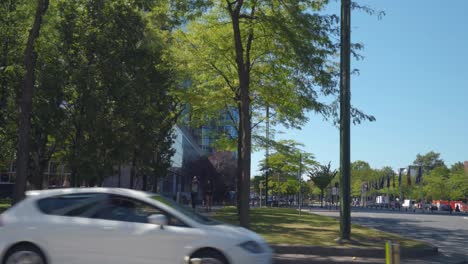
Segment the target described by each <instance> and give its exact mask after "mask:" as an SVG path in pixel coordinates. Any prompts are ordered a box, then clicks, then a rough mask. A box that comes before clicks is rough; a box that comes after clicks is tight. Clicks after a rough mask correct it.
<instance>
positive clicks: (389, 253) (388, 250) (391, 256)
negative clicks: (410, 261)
mask: <svg viewBox="0 0 468 264" xmlns="http://www.w3.org/2000/svg"><path fill="white" fill-rule="evenodd" d="M385 263H386V264H400V244H398V243H392V241H387V242H386V243H385Z"/></svg>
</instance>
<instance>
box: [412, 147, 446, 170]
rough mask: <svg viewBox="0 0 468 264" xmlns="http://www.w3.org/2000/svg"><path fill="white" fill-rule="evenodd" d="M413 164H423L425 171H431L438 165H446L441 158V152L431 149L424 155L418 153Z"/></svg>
mask: <svg viewBox="0 0 468 264" xmlns="http://www.w3.org/2000/svg"><path fill="white" fill-rule="evenodd" d="M413 164H414V165H419V166H422V168H423V172H424V173H430V172H431V170H433V169H435V168H437V167H440V166H445V163H444V160H442V159H441V158H440V153H437V152H434V151H430V152H428V153H426V154H424V155H421V154H418V155H416V159H415V160H414V161H413Z"/></svg>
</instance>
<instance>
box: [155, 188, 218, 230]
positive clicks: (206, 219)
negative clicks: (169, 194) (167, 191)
mask: <svg viewBox="0 0 468 264" xmlns="http://www.w3.org/2000/svg"><path fill="white" fill-rule="evenodd" d="M151 198H153V199H154V200H156V201H158V202H161V203H163V204H165V205H167V206H169V207H172V208H173V209H175V210H177V211H178V212H180V213H182V214H183V215H185V216H187V217H189V218H190V219H192V220H194V221H196V222H198V223H200V224H204V225H220V224H222V223H221V222H219V221H216V220H214V219H212V218H209V217H206V216H203V215H201V214H198V213H196V212H194V211H193V210H192V209H190V208H187V207H185V206H183V205H181V204H178V203H176V202H174V201H173V200H171V199H169V198H166V197H163V196H161V195H154V194H152V195H151Z"/></svg>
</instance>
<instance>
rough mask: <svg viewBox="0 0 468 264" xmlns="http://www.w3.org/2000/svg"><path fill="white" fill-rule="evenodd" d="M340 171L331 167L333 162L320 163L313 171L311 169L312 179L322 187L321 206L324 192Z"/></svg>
mask: <svg viewBox="0 0 468 264" xmlns="http://www.w3.org/2000/svg"><path fill="white" fill-rule="evenodd" d="M336 174H338V171H336V170H333V169H332V168H331V163H328V165H318V166H316V167H315V168H314V169H313V170H312V171H309V178H310V180H311V181H312V182H313V183H314V184H315V186H317V188H319V189H320V207H323V193H324V190H325V188H327V187H328V186H329V185H330V183H331V182H332V180H333V178H335V176H336Z"/></svg>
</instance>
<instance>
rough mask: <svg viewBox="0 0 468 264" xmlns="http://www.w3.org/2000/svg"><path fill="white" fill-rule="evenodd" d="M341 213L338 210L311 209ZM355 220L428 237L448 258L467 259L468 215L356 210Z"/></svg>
mask: <svg viewBox="0 0 468 264" xmlns="http://www.w3.org/2000/svg"><path fill="white" fill-rule="evenodd" d="M311 212H312V213H317V214H320V215H327V216H333V217H338V216H339V212H337V211H329V210H320V209H312V210H311ZM351 219H352V222H353V223H356V224H361V225H364V226H369V227H373V228H376V229H379V230H383V231H388V232H392V233H397V234H400V235H403V236H405V237H409V238H414V239H420V240H424V241H427V242H429V243H431V244H433V245H435V246H436V247H438V248H439V252H441V253H442V254H443V257H445V258H446V260H447V262H452V261H463V260H465V261H468V216H466V215H455V214H454V215H447V214H430V213H425V214H422V213H416V214H414V213H406V212H401V213H400V212H391V211H357V212H356V211H354V212H352V213H351Z"/></svg>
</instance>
